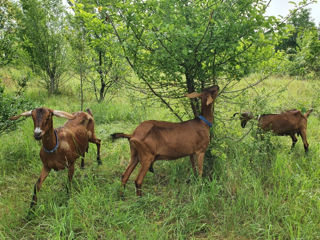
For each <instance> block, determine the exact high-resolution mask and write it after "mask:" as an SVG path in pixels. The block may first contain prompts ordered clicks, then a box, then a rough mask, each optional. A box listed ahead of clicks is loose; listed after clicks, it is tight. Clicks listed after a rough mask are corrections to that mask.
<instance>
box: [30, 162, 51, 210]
mask: <svg viewBox="0 0 320 240" xmlns="http://www.w3.org/2000/svg"><path fill="white" fill-rule="evenodd" d="M49 172H50V169H47V168H46V167H44V166H43V167H42V170H41V174H40V177H39V179H38V181H37V182H36V184H35V185H34V189H33V195H32V200H31V204H30V209H32V208H33V207H34V206H35V205H36V204H37V192H39V191H40V188H41V185H42V183H43V182H44V180H45V179H46V177H47V176H48V175H49Z"/></svg>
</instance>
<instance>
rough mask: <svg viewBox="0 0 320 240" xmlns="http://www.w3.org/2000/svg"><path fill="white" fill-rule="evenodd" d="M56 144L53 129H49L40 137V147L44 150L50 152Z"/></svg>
mask: <svg viewBox="0 0 320 240" xmlns="http://www.w3.org/2000/svg"><path fill="white" fill-rule="evenodd" d="M56 144H57V140H56V136H55V134H54V129H53V127H52V128H50V129H49V130H48V131H46V133H45V134H44V135H43V137H42V145H43V147H44V148H45V149H48V150H51V149H53V148H54V147H55V146H56Z"/></svg>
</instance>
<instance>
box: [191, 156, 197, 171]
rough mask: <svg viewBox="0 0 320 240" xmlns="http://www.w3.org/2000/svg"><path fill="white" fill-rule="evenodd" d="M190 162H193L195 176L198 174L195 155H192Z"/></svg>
mask: <svg viewBox="0 0 320 240" xmlns="http://www.w3.org/2000/svg"><path fill="white" fill-rule="evenodd" d="M190 162H191V166H192V170H193V174H194V175H196V174H197V170H196V162H195V160H194V154H191V155H190Z"/></svg>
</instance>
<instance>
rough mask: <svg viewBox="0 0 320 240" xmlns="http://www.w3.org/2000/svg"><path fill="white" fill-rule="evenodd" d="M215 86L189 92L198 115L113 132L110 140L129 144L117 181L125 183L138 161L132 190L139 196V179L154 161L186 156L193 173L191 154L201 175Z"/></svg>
mask: <svg viewBox="0 0 320 240" xmlns="http://www.w3.org/2000/svg"><path fill="white" fill-rule="evenodd" d="M218 91H219V87H218V86H217V85H214V86H212V87H209V88H206V89H204V90H203V91H202V92H201V93H196V92H193V93H190V94H187V95H186V96H187V97H189V98H196V97H198V98H200V99H201V115H200V116H199V118H196V119H193V120H189V121H185V122H180V123H172V122H164V121H155V120H150V121H145V122H142V123H141V124H140V125H139V126H138V127H137V128H136V129H135V130H134V132H133V134H131V135H128V134H123V133H114V134H112V135H111V136H112V138H113V139H117V138H127V139H129V143H130V150H131V160H130V163H129V165H128V167H127V169H126V171H125V172H124V173H123V174H122V178H121V182H122V185H123V186H125V185H126V183H127V181H128V179H129V177H130V175H131V173H132V171H133V170H134V169H135V167H136V166H137V164H138V162H140V164H141V168H140V171H139V173H138V176H137V178H136V180H135V185H136V193H137V195H138V196H141V195H142V192H141V186H142V182H143V179H144V177H145V175H146V173H147V171H148V169H150V167H152V164H153V163H154V161H156V160H174V159H177V158H181V157H185V156H190V161H191V164H192V168H193V171H194V172H195V173H196V166H195V160H194V155H196V157H197V162H198V164H197V165H198V173H199V175H200V176H202V168H203V159H204V154H205V151H206V149H207V147H208V144H209V141H210V139H209V128H210V127H211V126H212V120H213V113H212V106H213V103H214V101H215V99H216V97H217V95H218Z"/></svg>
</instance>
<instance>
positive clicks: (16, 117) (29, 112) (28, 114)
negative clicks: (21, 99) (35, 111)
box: [10, 110, 32, 120]
mask: <svg viewBox="0 0 320 240" xmlns="http://www.w3.org/2000/svg"><path fill="white" fill-rule="evenodd" d="M31 113H32V110H30V111H28V112H24V113H21V114H20V115H17V116H12V117H11V118H10V120H17V119H18V118H20V117H21V116H24V117H30V116H31Z"/></svg>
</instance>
